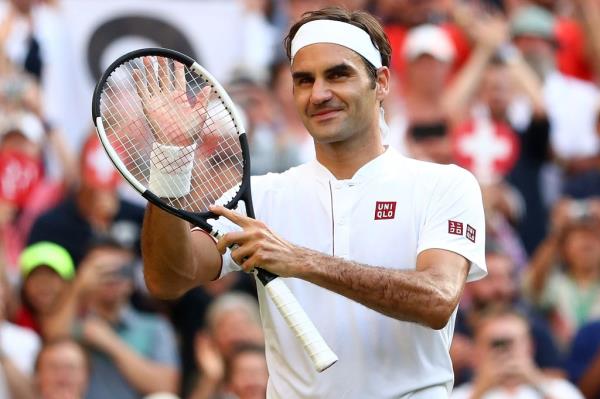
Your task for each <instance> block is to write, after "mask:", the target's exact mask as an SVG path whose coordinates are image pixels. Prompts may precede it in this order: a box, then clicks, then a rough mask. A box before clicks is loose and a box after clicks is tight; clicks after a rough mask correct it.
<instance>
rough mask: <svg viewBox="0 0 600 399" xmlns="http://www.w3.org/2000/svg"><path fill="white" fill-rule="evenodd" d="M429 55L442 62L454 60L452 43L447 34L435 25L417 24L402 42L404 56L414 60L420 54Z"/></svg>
mask: <svg viewBox="0 0 600 399" xmlns="http://www.w3.org/2000/svg"><path fill="white" fill-rule="evenodd" d="M424 54H427V55H430V56H432V57H433V58H435V59H437V60H439V61H442V62H451V61H452V60H454V55H455V51H454V45H453V44H452V42H451V41H450V38H449V37H448V34H447V33H446V32H445V31H444V30H443V29H442V28H440V27H439V26H436V25H430V24H426V25H419V26H417V27H416V28H413V29H411V30H410V31H409V32H408V34H407V35H406V39H405V42H404V57H406V58H407V59H408V60H414V59H416V58H417V57H419V56H421V55H424Z"/></svg>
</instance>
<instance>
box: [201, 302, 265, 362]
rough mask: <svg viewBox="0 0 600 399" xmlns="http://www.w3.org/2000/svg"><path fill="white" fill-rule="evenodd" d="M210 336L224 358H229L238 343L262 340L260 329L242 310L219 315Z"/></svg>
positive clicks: (259, 341) (233, 310)
mask: <svg viewBox="0 0 600 399" xmlns="http://www.w3.org/2000/svg"><path fill="white" fill-rule="evenodd" d="M211 335H212V337H213V338H214V340H215V344H216V345H217V348H218V349H219V351H220V352H221V353H222V354H223V355H224V356H225V357H229V356H230V355H231V353H232V352H233V349H234V348H235V346H236V345H238V344H240V343H244V342H254V343H261V342H262V340H263V337H262V333H261V331H260V327H259V326H258V325H257V324H256V322H254V321H252V320H251V318H250V316H249V315H248V314H247V313H246V311H245V310H242V309H232V310H229V311H227V312H225V313H224V314H222V315H220V316H219V317H218V318H217V319H216V320H215V321H214V325H213V326H212V334H211Z"/></svg>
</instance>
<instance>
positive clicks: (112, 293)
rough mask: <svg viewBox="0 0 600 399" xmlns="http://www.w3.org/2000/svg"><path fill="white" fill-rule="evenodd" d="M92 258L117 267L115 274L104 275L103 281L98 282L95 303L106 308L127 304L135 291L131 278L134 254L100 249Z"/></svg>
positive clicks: (125, 251)
mask: <svg viewBox="0 0 600 399" xmlns="http://www.w3.org/2000/svg"><path fill="white" fill-rule="evenodd" d="M88 256H90V255H88ZM91 256H95V257H97V258H96V261H97V262H102V263H103V264H108V265H111V266H114V267H115V270H114V271H113V272H111V273H110V274H107V275H104V276H103V277H102V281H98V285H97V287H96V290H95V292H94V303H95V304H96V305H98V306H102V307H105V308H112V307H114V306H120V305H121V304H123V303H125V302H126V301H127V299H128V298H129V296H130V295H131V291H132V290H133V282H132V279H131V277H130V275H131V274H132V271H131V268H132V267H133V266H132V264H131V263H132V261H133V259H134V257H133V254H131V252H129V251H127V250H124V249H118V248H111V247H100V248H96V249H94V251H93V252H92V254H91Z"/></svg>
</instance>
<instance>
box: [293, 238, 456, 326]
mask: <svg viewBox="0 0 600 399" xmlns="http://www.w3.org/2000/svg"><path fill="white" fill-rule="evenodd" d="M298 262H299V263H301V264H302V265H303V266H302V267H301V270H303V272H302V275H300V276H298V277H300V278H302V279H304V280H307V281H310V282H312V283H314V284H317V285H319V286H321V287H324V288H327V289H328V290H331V291H334V292H336V293H338V294H341V295H343V296H345V297H347V298H350V299H352V300H355V301H356V302H359V303H361V304H363V305H365V306H367V307H369V308H371V309H373V310H375V311H377V312H379V313H382V314H384V315H386V316H389V317H393V318H395V319H398V320H404V321H411V322H415V323H419V324H423V325H426V326H428V327H431V328H434V329H441V328H443V327H444V326H445V325H446V323H447V322H448V319H449V317H450V315H451V314H452V312H453V311H454V309H455V308H456V306H457V305H458V299H459V296H460V293H461V292H462V285H463V284H464V281H465V279H466V268H465V272H464V275H460V273H456V275H455V276H454V277H450V278H455V279H456V281H448V278H447V277H448V276H436V275H434V274H433V273H430V272H425V271H416V270H391V269H386V268H382V267H372V266H367V265H362V264H359V263H355V262H350V261H346V260H344V259H340V258H335V257H331V256H328V255H325V254H322V253H319V252H316V251H312V250H308V249H302V250H301V251H300V253H299V256H298ZM457 285H458V286H460V287H461V289H460V290H459V292H456V289H454V288H453V287H456V286H457Z"/></svg>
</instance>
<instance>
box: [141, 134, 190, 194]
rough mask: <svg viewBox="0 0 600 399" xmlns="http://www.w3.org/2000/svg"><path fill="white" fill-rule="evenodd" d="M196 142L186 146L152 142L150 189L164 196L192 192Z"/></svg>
mask: <svg viewBox="0 0 600 399" xmlns="http://www.w3.org/2000/svg"><path fill="white" fill-rule="evenodd" d="M195 152H196V143H194V144H192V145H188V146H185V147H180V146H175V145H167V144H160V143H157V142H154V143H152V152H150V177H149V179H148V189H149V190H150V191H152V192H153V193H154V194H155V195H157V196H159V197H162V198H179V197H183V196H185V195H187V194H188V193H189V192H190V187H191V184H192V169H193V168H194V154H195Z"/></svg>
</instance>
